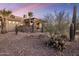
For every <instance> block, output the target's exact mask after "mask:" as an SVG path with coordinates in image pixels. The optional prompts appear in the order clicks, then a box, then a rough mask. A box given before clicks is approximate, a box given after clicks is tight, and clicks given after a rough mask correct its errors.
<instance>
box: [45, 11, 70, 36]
mask: <svg viewBox="0 0 79 59" xmlns="http://www.w3.org/2000/svg"><path fill="white" fill-rule="evenodd" d="M45 19H46V20H47V22H48V26H47V31H48V32H49V33H50V34H51V35H52V33H61V34H64V33H67V31H68V28H69V15H68V14H67V13H65V11H59V12H57V11H56V12H55V13H54V15H52V14H48V15H47V16H45ZM51 35H50V36H51Z"/></svg>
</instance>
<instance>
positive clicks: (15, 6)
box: [0, 3, 79, 18]
mask: <svg viewBox="0 0 79 59" xmlns="http://www.w3.org/2000/svg"><path fill="white" fill-rule="evenodd" d="M76 5H77V9H78V11H79V4H76ZM73 6H74V4H68V3H67V4H64V3H63V4H57V3H47V4H46V3H2V4H1V3H0V9H3V8H6V9H9V10H11V11H12V12H13V14H14V15H16V16H23V15H24V14H27V12H29V11H32V12H33V15H34V16H36V17H39V18H43V17H44V16H45V15H46V14H49V13H53V12H54V10H58V11H59V10H65V11H66V12H67V13H68V14H69V15H70V16H72V10H73ZM77 14H79V12H78V13H77Z"/></svg>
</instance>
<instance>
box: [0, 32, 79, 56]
mask: <svg viewBox="0 0 79 59" xmlns="http://www.w3.org/2000/svg"><path fill="white" fill-rule="evenodd" d="M47 40H48V37H47V36H46V34H44V33H21V32H19V33H18V35H15V33H14V32H9V33H6V34H0V55H1V56H78V55H79V40H78V36H76V40H75V41H73V42H66V44H67V46H66V49H65V50H64V51H63V52H59V51H56V50H54V49H53V48H48V47H47V46H46V45H45V44H44V43H45V42H46V41H47Z"/></svg>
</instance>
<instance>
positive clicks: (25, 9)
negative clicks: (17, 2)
mask: <svg viewBox="0 0 79 59" xmlns="http://www.w3.org/2000/svg"><path fill="white" fill-rule="evenodd" d="M47 6H48V4H41V3H33V4H29V5H25V6H22V7H20V8H19V9H18V10H16V11H13V14H15V15H22V14H25V13H27V12H28V11H32V10H36V9H40V8H45V7H47Z"/></svg>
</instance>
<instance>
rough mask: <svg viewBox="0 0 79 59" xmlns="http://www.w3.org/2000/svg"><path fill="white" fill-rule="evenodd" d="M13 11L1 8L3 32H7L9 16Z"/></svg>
mask: <svg viewBox="0 0 79 59" xmlns="http://www.w3.org/2000/svg"><path fill="white" fill-rule="evenodd" d="M11 13H12V12H11V11H10V10H6V9H5V8H4V9H3V10H0V15H2V17H3V18H2V21H1V33H6V32H7V31H6V20H7V17H8V16H9V15H10V14H11Z"/></svg>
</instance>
